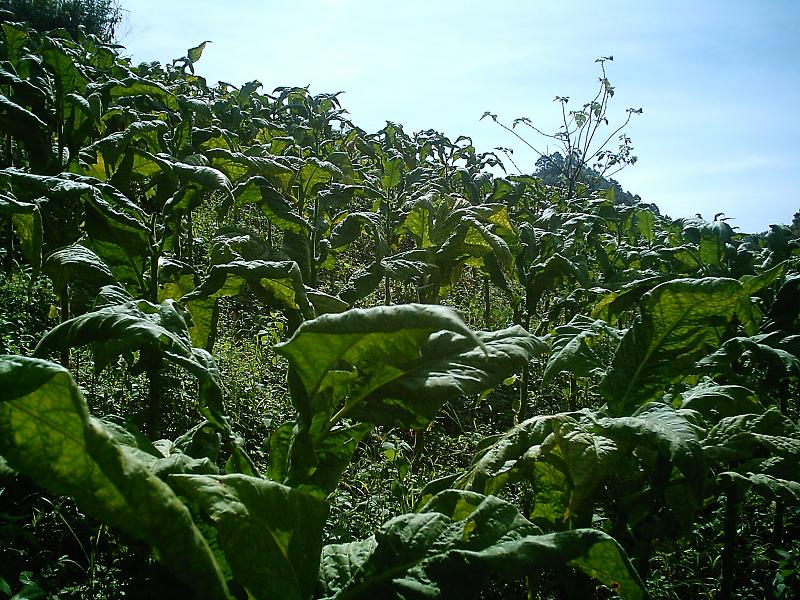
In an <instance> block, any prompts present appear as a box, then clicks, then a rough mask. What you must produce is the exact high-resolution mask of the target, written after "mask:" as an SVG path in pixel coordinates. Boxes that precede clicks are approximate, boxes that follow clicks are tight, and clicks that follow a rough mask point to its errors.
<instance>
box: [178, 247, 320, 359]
mask: <svg viewBox="0 0 800 600" xmlns="http://www.w3.org/2000/svg"><path fill="white" fill-rule="evenodd" d="M244 286H247V287H248V288H249V289H250V291H252V292H253V294H254V295H255V296H256V298H258V299H259V301H261V302H263V303H264V304H266V305H267V306H269V307H274V308H280V309H283V310H295V311H299V312H300V313H301V314H302V315H303V316H304V317H305V318H307V319H310V318H313V317H314V315H315V312H314V307H313V306H312V305H311V303H310V302H309V299H308V296H307V295H306V288H305V285H304V284H303V278H302V276H301V275H300V269H299V268H298V267H297V264H296V263H294V262H291V261H277V262H273V261H264V260H250V261H247V260H234V261H232V262H228V263H223V264H218V265H214V266H212V267H211V270H210V271H209V273H208V275H207V276H206V278H205V279H204V280H203V281H202V282H201V283H200V285H199V286H198V287H197V288H195V289H194V290H192V291H191V292H189V293H188V294H186V295H185V296H184V297H183V298H182V302H184V303H185V305H186V309H187V310H188V311H189V312H190V313H191V315H192V319H193V321H194V328H196V331H194V332H193V336H192V337H193V339H194V340H195V341H196V343H199V344H200V345H201V346H202V347H206V345H207V344H206V342H207V341H208V339H209V336H213V331H212V329H213V327H212V325H211V323H212V321H213V319H212V317H211V314H210V311H213V310H214V306H215V303H216V301H217V299H218V298H221V297H224V296H235V295H238V294H239V293H240V292H241V290H242V288H243V287H244ZM207 300H210V301H212V302H211V303H209V302H207Z"/></svg>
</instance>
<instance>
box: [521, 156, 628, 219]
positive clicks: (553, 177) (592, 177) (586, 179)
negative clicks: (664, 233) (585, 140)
mask: <svg viewBox="0 0 800 600" xmlns="http://www.w3.org/2000/svg"><path fill="white" fill-rule="evenodd" d="M565 169H566V166H565V164H564V157H563V156H562V155H561V153H560V152H553V153H552V154H545V155H543V156H541V157H539V159H538V160H537V161H536V170H535V171H534V172H533V175H534V176H536V177H538V178H539V179H541V180H542V182H543V183H545V184H546V185H551V186H560V185H562V184H563V182H564V179H563V178H564V171H565ZM576 175H577V177H576V184H578V185H582V186H584V188H585V190H586V192H587V193H589V194H591V193H593V192H602V191H605V190H608V189H609V188H613V189H614V197H615V199H616V203H617V204H624V205H626V206H633V205H635V204H639V203H640V202H641V201H642V198H641V197H640V196H639V194H635V195H634V194H631V193H630V192H626V191H625V190H623V189H622V186H621V185H620V184H619V182H618V181H617V180H616V179H611V178H606V177H603V175H602V174H600V173H598V172H597V171H595V170H594V169H592V168H590V167H588V166H585V165H584V166H583V168H582V169H581V170H580V172H578V173H577V174H576Z"/></svg>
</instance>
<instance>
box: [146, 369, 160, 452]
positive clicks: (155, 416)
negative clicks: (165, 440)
mask: <svg viewBox="0 0 800 600" xmlns="http://www.w3.org/2000/svg"><path fill="white" fill-rule="evenodd" d="M161 364H162V360H161V357H158V358H157V359H156V360H155V361H153V363H152V364H151V365H150V366H149V367H148V369H147V381H148V383H149V396H148V404H147V432H148V434H149V435H150V439H153V440H157V439H159V438H160V437H161V391H162V389H161Z"/></svg>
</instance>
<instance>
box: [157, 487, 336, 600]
mask: <svg viewBox="0 0 800 600" xmlns="http://www.w3.org/2000/svg"><path fill="white" fill-rule="evenodd" d="M169 484H170V486H172V488H173V489H174V490H176V491H177V492H178V493H179V494H180V495H181V496H184V497H186V498H187V499H189V500H190V501H191V502H192V503H194V504H196V505H197V506H199V508H200V510H201V512H202V513H203V515H204V516H206V517H207V518H208V519H210V520H211V522H212V523H213V526H214V528H215V529H216V542H217V544H218V546H219V548H221V549H222V551H223V553H224V555H225V560H226V561H227V563H228V565H230V568H231V571H232V573H233V576H234V578H235V580H236V581H237V583H239V584H241V585H242V586H243V587H244V588H245V589H246V590H247V594H248V597H249V598H256V599H264V600H268V599H272V598H287V599H292V600H306V599H307V598H310V597H311V592H312V591H313V589H314V585H315V583H316V579H317V575H318V572H319V557H320V552H321V550H322V528H323V525H324V524H325V519H326V518H327V516H328V505H327V503H325V502H324V501H322V500H319V499H317V498H315V497H313V496H310V495H308V494H305V493H304V492H302V491H298V490H295V489H292V488H288V487H286V486H282V485H280V484H277V483H275V482H272V481H268V480H266V479H259V478H256V477H247V476H245V475H219V476H214V475H172V476H171V477H169ZM215 545H216V544H215Z"/></svg>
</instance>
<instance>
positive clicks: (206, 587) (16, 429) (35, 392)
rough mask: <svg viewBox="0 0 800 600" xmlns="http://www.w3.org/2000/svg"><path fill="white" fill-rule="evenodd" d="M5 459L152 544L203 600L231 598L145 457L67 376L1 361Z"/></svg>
mask: <svg viewBox="0 0 800 600" xmlns="http://www.w3.org/2000/svg"><path fill="white" fill-rule="evenodd" d="M0 390H2V391H1V392H0V454H2V456H3V457H4V458H5V460H6V461H7V462H8V464H9V465H10V466H11V467H13V468H14V469H16V470H17V471H19V472H21V473H23V474H25V475H27V476H28V477H31V478H32V479H33V480H34V481H36V482H37V483H38V484H39V485H42V486H43V487H45V488H47V489H49V490H50V491H52V492H54V493H56V494H65V495H70V496H72V497H73V498H75V500H76V502H77V504H78V506H79V507H81V509H82V510H85V511H87V512H88V513H91V514H92V515H94V516H96V517H98V518H100V519H102V520H103V521H105V522H106V523H108V524H110V525H113V526H116V527H119V528H121V529H122V530H124V531H126V532H127V533H128V534H130V535H132V536H133V537H135V538H137V539H140V540H143V541H145V542H147V543H148V544H150V545H151V546H152V547H153V548H154V549H155V550H156V552H157V553H158V556H159V558H160V560H161V561H162V562H163V563H164V564H165V565H166V566H167V567H169V568H170V569H171V570H172V571H173V573H175V574H176V575H177V576H178V577H179V578H180V579H182V580H183V581H184V582H185V583H186V584H187V585H189V586H190V587H191V588H192V589H193V590H194V591H195V593H196V594H197V596H198V597H200V598H209V599H218V598H221V599H225V598H229V595H228V590H227V586H226V583H225V580H224V577H223V575H222V571H221V569H220V567H219V565H218V563H217V561H216V559H215V558H214V556H213V553H212V551H211V549H210V548H209V546H208V544H207V543H206V541H205V540H204V539H203V536H202V535H201V533H200V531H199V530H198V529H197V527H196V526H195V524H194V522H193V520H192V517H191V515H190V514H189V511H188V510H187V509H186V507H185V506H184V505H183V503H182V502H181V501H180V500H179V499H178V497H177V496H176V495H175V493H174V492H173V491H172V490H171V489H170V487H169V486H168V485H167V484H166V483H164V482H163V481H161V480H160V479H159V478H158V477H157V476H156V475H154V474H153V473H152V472H151V471H150V467H151V461H150V460H143V459H142V453H141V452H139V451H136V450H134V449H132V448H130V447H128V446H126V445H121V444H119V443H117V442H116V441H115V436H114V435H113V433H112V432H110V431H109V430H108V429H106V428H105V427H104V426H103V424H102V423H100V422H99V421H97V420H96V419H93V418H91V417H90V416H89V413H88V408H87V406H86V402H85V401H84V399H83V397H82V396H81V394H80V392H79V391H78V388H77V386H76V385H75V382H74V381H73V379H72V377H71V376H70V374H69V372H68V371H67V370H66V369H64V368H63V367H60V366H58V365H55V364H53V363H49V362H46V361H42V360H36V359H31V358H23V357H19V356H3V357H0Z"/></svg>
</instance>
